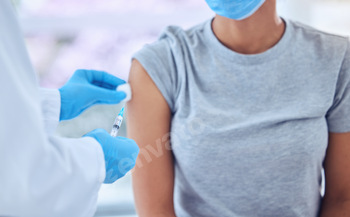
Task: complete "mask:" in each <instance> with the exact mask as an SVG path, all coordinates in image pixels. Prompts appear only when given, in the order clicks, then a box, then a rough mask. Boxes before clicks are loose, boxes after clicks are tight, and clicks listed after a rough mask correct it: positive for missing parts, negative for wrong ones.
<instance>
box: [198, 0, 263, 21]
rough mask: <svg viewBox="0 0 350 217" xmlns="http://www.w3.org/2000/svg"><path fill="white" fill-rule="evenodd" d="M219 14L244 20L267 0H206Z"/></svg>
mask: <svg viewBox="0 0 350 217" xmlns="http://www.w3.org/2000/svg"><path fill="white" fill-rule="evenodd" d="M205 1H206V2H207V4H208V5H209V7H210V8H211V9H212V10H213V11H214V12H215V13H216V14H218V15H220V16H223V17H227V18H230V19H234V20H243V19H245V18H248V17H249V16H251V15H252V14H254V13H255V12H256V11H257V10H258V9H259V8H260V7H261V6H262V5H263V4H264V2H265V0H205Z"/></svg>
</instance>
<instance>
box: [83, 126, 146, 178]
mask: <svg viewBox="0 0 350 217" xmlns="http://www.w3.org/2000/svg"><path fill="white" fill-rule="evenodd" d="M84 136H89V137H92V138H94V139H96V140H97V142H99V143H100V145H101V146H102V150H103V153H104V156H105V163H106V178H105V180H104V183H113V182H115V181H116V180H117V179H119V178H121V177H123V176H124V175H125V174H126V173H127V172H128V171H129V170H131V169H132V168H133V167H134V166H135V163H136V158H137V155H138V153H139V147H138V146H137V144H136V143H135V142H134V140H131V139H128V138H124V137H116V138H115V137H112V136H110V135H109V133H107V132H106V131H105V130H103V129H96V130H93V131H91V132H90V133H87V134H86V135H84Z"/></svg>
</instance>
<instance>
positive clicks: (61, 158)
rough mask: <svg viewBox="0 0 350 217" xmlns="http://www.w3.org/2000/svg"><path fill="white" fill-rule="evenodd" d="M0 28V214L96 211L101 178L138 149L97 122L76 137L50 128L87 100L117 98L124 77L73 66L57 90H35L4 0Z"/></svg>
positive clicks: (127, 163)
mask: <svg viewBox="0 0 350 217" xmlns="http://www.w3.org/2000/svg"><path fill="white" fill-rule="evenodd" d="M0 32H1V34H0V75H1V78H0V90H1V92H0V216H20V217H24V216H35V217H41V216H42V217H49V216H50V217H63V216H64V217H80V216H81V217H89V216H93V214H94V213H95V210H96V201H97V194H98V191H99V188H100V186H101V184H102V183H103V182H105V183H112V182H114V181H115V180H117V179H118V178H120V177H122V176H123V175H125V173H126V172H127V171H129V170H130V169H131V168H133V167H134V165H135V158H136V157H137V154H138V151H139V149H138V147H137V145H136V144H135V142H134V141H132V140H130V139H126V138H120V137H118V138H113V137H111V136H109V134H108V133H107V132H106V131H104V130H102V129H97V130H94V131H92V132H90V133H88V134H87V135H85V136H84V137H83V138H80V139H67V138H60V137H57V136H54V135H53V132H54V130H55V127H56V126H57V124H58V122H59V120H68V119H71V118H74V117H76V116H78V115H79V114H80V113H81V112H82V111H84V110H85V109H86V108H88V107H90V106H91V105H94V104H99V103H106V104H115V103H118V102H120V101H121V100H122V99H124V98H125V93H123V92H117V91H115V88H116V87H117V86H118V85H120V84H122V83H124V81H122V80H120V79H118V78H116V77H114V76H112V75H109V74H107V73H105V72H99V71H91V70H78V71H77V72H76V73H75V74H74V75H73V77H72V78H71V79H70V80H69V81H68V82H67V84H65V85H64V86H63V87H62V88H61V89H60V90H59V91H57V90H43V91H42V93H41V94H39V92H38V88H37V85H36V80H35V75H34V71H33V69H32V66H31V63H30V61H29V58H28V55H27V52H26V49H25V45H24V42H23V39H22V37H21V32H20V29H19V25H18V23H17V21H16V18H15V15H14V11H13V8H12V5H11V2H10V1H9V0H1V1H0ZM40 99H41V105H40Z"/></svg>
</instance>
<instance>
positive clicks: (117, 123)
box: [111, 107, 124, 137]
mask: <svg viewBox="0 0 350 217" xmlns="http://www.w3.org/2000/svg"><path fill="white" fill-rule="evenodd" d="M123 115H124V107H123V108H122V109H121V110H120V112H119V114H118V116H117V118H116V119H115V121H114V124H113V127H112V130H111V136H113V137H117V135H118V131H119V128H120V126H121V125H122V122H123Z"/></svg>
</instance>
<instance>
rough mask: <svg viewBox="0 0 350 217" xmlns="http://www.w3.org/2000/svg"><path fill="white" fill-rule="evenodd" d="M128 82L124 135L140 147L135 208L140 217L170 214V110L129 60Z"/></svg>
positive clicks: (148, 81)
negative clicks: (130, 93)
mask: <svg viewBox="0 0 350 217" xmlns="http://www.w3.org/2000/svg"><path fill="white" fill-rule="evenodd" d="M129 83H130V85H131V88H132V93H133V98H132V100H131V101H130V102H129V103H128V105H127V111H128V112H127V122H128V124H127V127H128V136H129V137H130V138H132V139H134V140H135V141H136V143H137V144H138V145H139V147H140V154H139V156H138V159H137V162H136V166H135V169H134V171H133V173H132V177H133V189H134V195H135V203H136V208H137V211H138V214H139V215H140V216H155V215H157V214H165V213H167V214H169V215H173V214H174V208H173V186H174V169H173V158H172V152H171V150H170V145H169V131H170V120H171V111H170V109H169V106H168V104H167V102H166V100H165V99H164V97H163V96H162V94H161V92H160V91H159V90H158V88H157V87H156V85H155V84H154V82H153V81H152V79H151V78H150V77H149V75H148V74H147V72H146V71H145V69H144V68H143V67H142V66H141V64H140V63H139V62H138V61H137V60H133V64H132V67H131V71H130V76H129ZM163 216H164V215H163Z"/></svg>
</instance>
